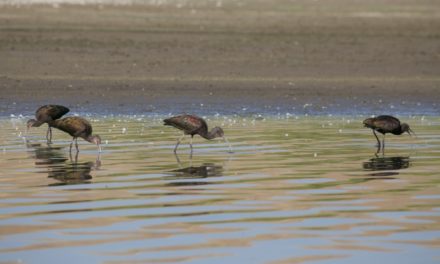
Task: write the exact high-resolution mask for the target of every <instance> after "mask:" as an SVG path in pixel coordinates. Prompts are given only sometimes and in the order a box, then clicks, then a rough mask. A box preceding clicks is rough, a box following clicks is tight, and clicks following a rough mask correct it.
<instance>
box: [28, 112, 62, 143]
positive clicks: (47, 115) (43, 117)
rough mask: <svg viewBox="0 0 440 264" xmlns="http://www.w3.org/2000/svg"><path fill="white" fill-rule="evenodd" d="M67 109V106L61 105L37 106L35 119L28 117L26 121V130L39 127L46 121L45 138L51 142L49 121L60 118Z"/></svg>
mask: <svg viewBox="0 0 440 264" xmlns="http://www.w3.org/2000/svg"><path fill="white" fill-rule="evenodd" d="M69 111H70V110H69V108H67V107H65V106H62V105H43V106H41V107H40V108H38V109H37V111H36V112H35V118H36V120H35V119H29V120H28V121H27V130H29V129H30V128H31V127H39V126H41V125H42V124H44V123H47V125H48V129H47V133H46V139H47V142H51V140H52V129H51V126H52V125H51V123H52V122H53V121H54V120H56V119H59V118H61V117H62V116H63V115H65V114H66V113H68V112H69ZM27 130H26V132H27Z"/></svg>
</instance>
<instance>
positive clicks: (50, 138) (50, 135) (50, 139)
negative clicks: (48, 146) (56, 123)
mask: <svg viewBox="0 0 440 264" xmlns="http://www.w3.org/2000/svg"><path fill="white" fill-rule="evenodd" d="M49 142H50V143H52V128H51V127H49Z"/></svg>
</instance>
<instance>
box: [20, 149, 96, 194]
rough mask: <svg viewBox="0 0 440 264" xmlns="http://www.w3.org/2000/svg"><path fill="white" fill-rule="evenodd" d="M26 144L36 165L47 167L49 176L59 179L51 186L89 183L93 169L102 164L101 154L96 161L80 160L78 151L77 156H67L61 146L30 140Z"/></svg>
mask: <svg viewBox="0 0 440 264" xmlns="http://www.w3.org/2000/svg"><path fill="white" fill-rule="evenodd" d="M26 146H27V147H28V149H29V150H30V155H31V157H33V158H35V165H36V166H37V167H39V168H45V169H46V172H47V174H48V177H49V178H53V179H55V180H57V181H59V182H57V183H53V184H49V186H57V185H67V184H80V183H89V182H90V179H92V175H91V171H92V170H96V169H99V168H100V166H101V158H100V154H98V157H97V159H96V161H95V162H92V161H88V162H78V152H76V155H75V156H72V153H70V156H69V158H67V157H66V155H65V152H64V151H63V148H61V147H53V146H51V145H50V144H48V145H47V146H43V145H41V144H39V143H37V144H31V143H29V142H26Z"/></svg>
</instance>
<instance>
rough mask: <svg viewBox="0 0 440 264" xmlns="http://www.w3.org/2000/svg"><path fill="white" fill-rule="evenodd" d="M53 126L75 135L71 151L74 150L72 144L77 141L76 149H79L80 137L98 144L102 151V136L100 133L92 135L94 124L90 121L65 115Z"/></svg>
mask: <svg viewBox="0 0 440 264" xmlns="http://www.w3.org/2000/svg"><path fill="white" fill-rule="evenodd" d="M52 126H53V127H55V128H58V129H59V130H61V131H64V132H66V133H67V134H69V135H71V136H72V137H73V139H72V142H71V143H70V151H72V144H73V141H75V146H76V151H79V150H78V137H80V138H83V139H84V140H85V141H88V142H90V143H93V144H96V145H97V146H98V149H99V152H101V137H100V136H99V135H92V125H90V123H89V121H87V120H85V119H84V118H82V117H79V116H71V117H65V118H63V119H58V120H55V121H53V122H52Z"/></svg>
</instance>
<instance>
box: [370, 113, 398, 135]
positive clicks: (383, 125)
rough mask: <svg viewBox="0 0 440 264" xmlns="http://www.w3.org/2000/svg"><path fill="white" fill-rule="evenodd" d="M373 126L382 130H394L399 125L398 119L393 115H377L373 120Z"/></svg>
mask: <svg viewBox="0 0 440 264" xmlns="http://www.w3.org/2000/svg"><path fill="white" fill-rule="evenodd" d="M374 126H375V127H376V128H379V129H381V130H384V131H390V132H391V131H394V130H395V129H398V128H399V127H400V121H399V119H397V118H395V117H393V116H386V115H382V116H378V117H376V118H375V120H374Z"/></svg>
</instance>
